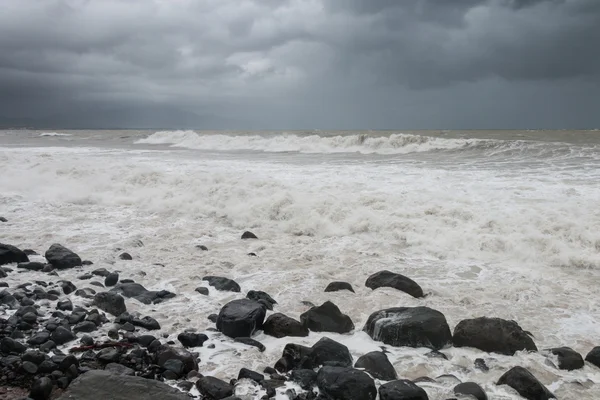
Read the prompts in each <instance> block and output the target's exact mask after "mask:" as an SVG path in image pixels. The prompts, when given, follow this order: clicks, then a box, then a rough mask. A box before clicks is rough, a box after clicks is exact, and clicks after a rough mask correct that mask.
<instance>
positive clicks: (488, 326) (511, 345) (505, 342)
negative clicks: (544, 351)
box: [452, 317, 537, 356]
mask: <svg viewBox="0 0 600 400" xmlns="http://www.w3.org/2000/svg"><path fill="white" fill-rule="evenodd" d="M452 341H453V342H454V346H456V347H474V348H476V349H479V350H483V351H486V352H488V353H499V354H505V355H509V356H512V355H513V354H515V352H517V351H520V350H529V351H537V347H536V346H535V343H534V342H533V340H532V339H531V337H530V336H529V334H528V332H526V331H524V330H523V329H521V327H520V326H519V324H517V323H516V322H514V321H507V320H504V319H501V318H487V317H480V318H474V319H466V320H463V321H460V322H459V323H458V325H456V328H454V336H453V339H452Z"/></svg>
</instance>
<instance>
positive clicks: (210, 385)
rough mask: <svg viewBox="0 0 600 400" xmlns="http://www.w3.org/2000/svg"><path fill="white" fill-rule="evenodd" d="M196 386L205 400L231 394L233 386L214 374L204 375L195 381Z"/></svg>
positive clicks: (215, 399) (221, 397) (217, 399)
mask: <svg viewBox="0 0 600 400" xmlns="http://www.w3.org/2000/svg"><path fill="white" fill-rule="evenodd" d="M196 388H198V391H199V392H200V394H201V395H202V396H203V397H202V398H203V399H206V400H220V399H224V398H226V397H229V396H231V395H232V394H233V386H231V385H230V384H229V383H227V382H225V381H222V380H220V379H218V378H215V377H214V376H204V377H202V378H200V379H198V381H197V382H196Z"/></svg>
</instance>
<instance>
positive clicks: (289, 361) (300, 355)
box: [275, 343, 352, 372]
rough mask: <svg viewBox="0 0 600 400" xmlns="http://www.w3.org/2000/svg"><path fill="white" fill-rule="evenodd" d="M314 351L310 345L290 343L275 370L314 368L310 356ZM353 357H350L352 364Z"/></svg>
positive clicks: (286, 370) (284, 349)
mask: <svg viewBox="0 0 600 400" xmlns="http://www.w3.org/2000/svg"><path fill="white" fill-rule="evenodd" d="M311 353H312V349H311V348H310V347H306V346H302V345H299V344H294V343H288V344H286V345H285V347H284V348H283V353H282V355H281V358H280V359H279V361H277V363H276V364H275V370H276V371H280V372H288V371H291V370H293V369H299V368H300V369H312V368H314V367H313V365H312V363H311V361H310V360H309V356H310V355H311ZM351 364H352V357H350V365H351Z"/></svg>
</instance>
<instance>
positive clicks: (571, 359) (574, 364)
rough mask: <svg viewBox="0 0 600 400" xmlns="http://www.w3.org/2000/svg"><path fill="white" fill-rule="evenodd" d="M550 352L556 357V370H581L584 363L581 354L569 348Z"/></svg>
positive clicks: (559, 348)
mask: <svg viewBox="0 0 600 400" xmlns="http://www.w3.org/2000/svg"><path fill="white" fill-rule="evenodd" d="M550 352H551V353H552V354H554V355H556V356H558V368H559V369H564V370H567V371H572V370H575V369H580V368H583V366H584V362H583V357H581V354H579V353H578V352H576V351H575V350H573V349H572V348H570V347H557V348H554V349H550Z"/></svg>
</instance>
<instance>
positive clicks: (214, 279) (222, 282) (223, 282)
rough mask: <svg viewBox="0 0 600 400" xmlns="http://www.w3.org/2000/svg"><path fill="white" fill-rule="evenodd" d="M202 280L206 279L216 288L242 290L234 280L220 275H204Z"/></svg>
mask: <svg viewBox="0 0 600 400" xmlns="http://www.w3.org/2000/svg"><path fill="white" fill-rule="evenodd" d="M202 280H203V281H207V282H208V284H209V285H210V286H212V287H214V288H215V289H217V290H221V291H226V292H240V291H241V290H242V289H241V288H240V285H238V284H237V282H236V281H234V280H232V279H229V278H224V277H222V276H205V277H204V278H202Z"/></svg>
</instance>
